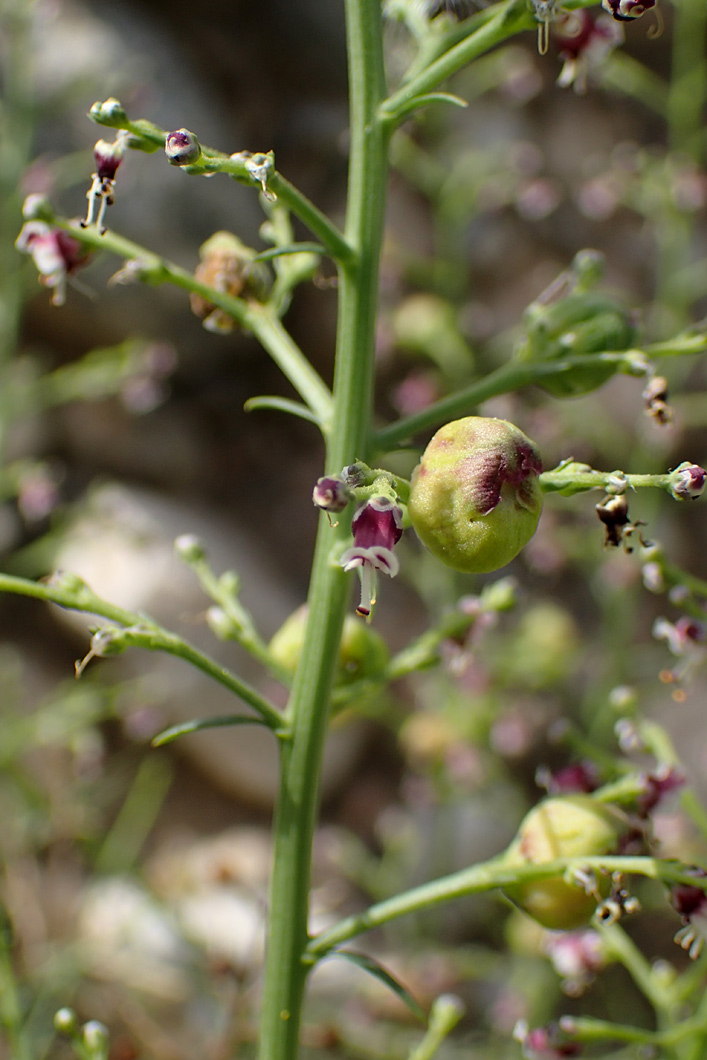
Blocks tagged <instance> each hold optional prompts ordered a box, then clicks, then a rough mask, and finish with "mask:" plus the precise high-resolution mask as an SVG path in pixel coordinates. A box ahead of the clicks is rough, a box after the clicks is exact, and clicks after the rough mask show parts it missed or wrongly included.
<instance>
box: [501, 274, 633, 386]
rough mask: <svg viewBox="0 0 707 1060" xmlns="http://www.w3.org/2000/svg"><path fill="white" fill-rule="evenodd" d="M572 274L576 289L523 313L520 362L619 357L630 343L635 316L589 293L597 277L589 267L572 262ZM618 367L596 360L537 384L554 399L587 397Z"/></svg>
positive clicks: (608, 298)
mask: <svg viewBox="0 0 707 1060" xmlns="http://www.w3.org/2000/svg"><path fill="white" fill-rule="evenodd" d="M577 257H579V255H578V256H577ZM572 272H573V274H574V280H573V283H574V284H575V287H574V289H573V290H571V291H570V293H569V294H567V295H565V297H563V298H560V299H559V300H555V301H551V300H548V301H545V300H543V297H542V296H541V298H540V299H538V300H537V301H536V302H533V303H532V304H531V305H529V306H528V308H527V309H526V311H525V314H524V318H523V323H524V325H525V329H526V337H525V340H524V341H523V342H522V343H521V345H520V346H519V348H518V350H517V356H518V358H519V360H522V361H554V360H558V359H559V358H562V357H567V356H576V357H581V356H586V355H588V354H593V353H605V352H606V353H618V352H621V351H623V350H627V349H630V347H631V346H632V345H633V344H634V343H635V341H636V337H637V328H636V321H635V318H634V314H633V313H631V312H629V311H628V310H627V309H625V308H624V306H622V305H621V303H620V302H619V301H618V300H617V299H616V298H614V297H612V296H611V295H610V294H605V293H602V292H596V291H592V290H589V289H588V288H589V287H591V286H592V285H593V284H594V283H596V282H597V280H598V279H599V276H598V275H596V276H595V275H593V273H592V271H591V269H589V270H588V271H587V270H586V269H585V270H584V271H583V268H582V266H581V263H580V264H579V265H578V264H577V262H576V259H575V264H573V269H572ZM584 272H586V273H587V274H586V275H584ZM618 367H619V366H618V365H617V364H615V363H614V364H611V363H602V362H601V361H598V362H597V364H596V365H595V366H592V367H589V368H570V369H568V370H567V371H566V372H563V373H562V375H558V376H556V377H555V378H548V379H547V380H545V381H543V383H542V385H543V387H544V388H545V389H546V390H548V391H549V392H550V393H551V394H554V395H555V396H556V397H573V396H576V395H578V394H586V393H588V392H589V391H591V390H596V388H597V387H599V386H601V385H602V384H603V383H605V382H606V381H607V379H610V378H611V376H612V375H614V374H615V373H616V372H617V371H618Z"/></svg>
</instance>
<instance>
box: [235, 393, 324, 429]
mask: <svg viewBox="0 0 707 1060" xmlns="http://www.w3.org/2000/svg"><path fill="white" fill-rule="evenodd" d="M243 408H244V409H245V410H246V412H254V411H256V410H257V409H277V410H278V411H279V412H289V414H290V415H291V416H299V417H300V419H303V420H308V421H309V422H310V423H316V424H317V426H318V427H319V426H320V425H321V424H320V419H319V417H318V416H317V415H316V413H314V412H312V410H311V409H308V408H307V406H306V405H301V404H300V402H299V401H291V400H290V398H283V397H277V395H275V394H263V395H262V396H261V397H252V398H248V400H247V401H246V403H245V405H244V406H243Z"/></svg>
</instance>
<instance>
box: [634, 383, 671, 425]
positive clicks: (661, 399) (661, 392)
mask: <svg viewBox="0 0 707 1060" xmlns="http://www.w3.org/2000/svg"><path fill="white" fill-rule="evenodd" d="M641 397H642V398H643V400H644V401H645V403H646V415H647V416H650V417H651V418H652V419H654V420H655V422H656V423H657V424H659V425H660V426H661V427H664V426H665V425H666V424H668V423H672V422H673V410H672V409H671V407H670V405H669V404H668V380H667V379H666V378H665V376H662V375H654V376H653V377H652V379H651V380H650V381H649V382H648V383H647V385H646V387H645V389H644V391H643V393H642V394H641Z"/></svg>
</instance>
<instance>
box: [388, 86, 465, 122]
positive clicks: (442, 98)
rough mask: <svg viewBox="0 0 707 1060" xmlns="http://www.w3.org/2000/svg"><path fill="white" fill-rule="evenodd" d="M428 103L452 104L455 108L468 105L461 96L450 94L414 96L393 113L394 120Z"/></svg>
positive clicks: (432, 93) (433, 93)
mask: <svg viewBox="0 0 707 1060" xmlns="http://www.w3.org/2000/svg"><path fill="white" fill-rule="evenodd" d="M429 103H452V104H453V105H454V106H455V107H468V106H469V104H468V103H467V101H466V100H465V99H462V98H461V96H454V95H452V93H451V92H428V93H427V94H426V95H424V96H415V97H414V99H411V100H409V101H408V102H407V103H404V104H403V105H402V106H401V107H400V108H399V109H398V110H397V111H396V113H395V117H396V119H400V118H403V117H405V116H406V115H408V114H412V113H413V112H414V111H416V110H419V109H420V108H421V107H426V106H427V105H428V104H429Z"/></svg>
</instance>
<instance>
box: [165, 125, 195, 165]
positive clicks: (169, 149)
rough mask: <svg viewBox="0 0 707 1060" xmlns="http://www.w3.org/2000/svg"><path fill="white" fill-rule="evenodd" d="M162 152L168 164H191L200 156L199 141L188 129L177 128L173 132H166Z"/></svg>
mask: <svg viewBox="0 0 707 1060" xmlns="http://www.w3.org/2000/svg"><path fill="white" fill-rule="evenodd" d="M164 152H165V154H166V155H167V158H168V160H169V164H170V166H191V165H193V164H194V163H195V162H198V161H199V158H200V157H201V147H200V145H199V141H198V140H197V138H196V136H195V134H194V133H193V132H189V130H188V129H177V130H176V131H175V132H171V133H167V136H166V138H165V142H164Z"/></svg>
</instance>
